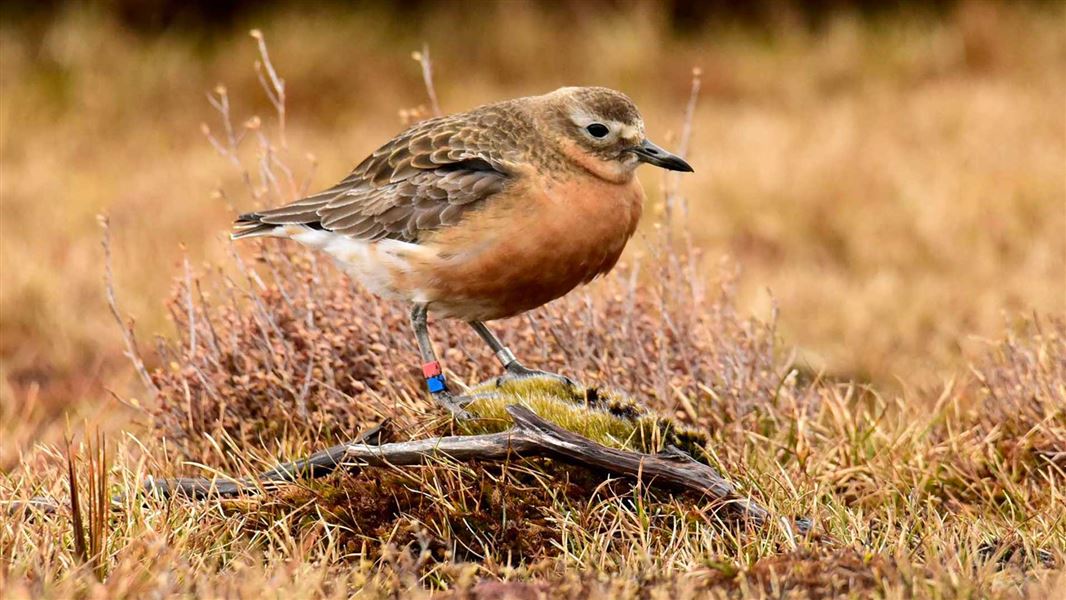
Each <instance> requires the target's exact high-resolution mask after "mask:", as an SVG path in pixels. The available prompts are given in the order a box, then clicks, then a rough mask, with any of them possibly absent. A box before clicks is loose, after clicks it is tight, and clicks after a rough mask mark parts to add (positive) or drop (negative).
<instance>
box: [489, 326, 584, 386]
mask: <svg viewBox="0 0 1066 600" xmlns="http://www.w3.org/2000/svg"><path fill="white" fill-rule="evenodd" d="M470 326H471V327H473V328H474V331H476V332H477V334H478V335H479V336H480V337H481V339H482V340H485V343H486V344H488V345H489V348H491V349H492V352H493V353H494V354H495V355H496V360H498V361H500V364H501V365H503V370H504V374H503V375H501V376H499V377H497V378H496V384H497V385H500V384H502V383H503V382H505V381H508V380H511V379H522V378H525V377H548V378H550V379H555V380H557V381H560V382H562V383H564V384H566V385H568V386H570V387H572V388H575V389H576V388H577V384H576V383H574V381H573V380H572V379H570V378H569V377H566V376H565V375H559V374H557V373H548V372H546V371H539V370H537V369H530V368H529V367H526V366H525V365H523V364H522V363H520V362H518V359H517V358H515V355H514V353H513V352H511V349H510V348H508V347H507V346H504V345H503V343H502V342H500V340H499V339H498V338H497V337H496V336H495V335H493V333H492V332H491V331H489V328H488V327H486V326H485V324H484V323H482V322H481V321H470Z"/></svg>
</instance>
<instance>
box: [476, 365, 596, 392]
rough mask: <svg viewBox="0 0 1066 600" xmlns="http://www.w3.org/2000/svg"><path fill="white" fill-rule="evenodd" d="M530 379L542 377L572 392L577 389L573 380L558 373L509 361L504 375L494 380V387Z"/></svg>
mask: <svg viewBox="0 0 1066 600" xmlns="http://www.w3.org/2000/svg"><path fill="white" fill-rule="evenodd" d="M530 377H542V378H546V379H553V380H555V381H558V382H559V383H561V384H563V385H565V386H567V387H569V388H570V389H572V390H576V389H578V386H577V384H576V383H574V380H573V379H570V378H569V377H567V376H565V375H559V374H558V373H549V372H547V371H541V370H539V369H530V368H528V367H526V366H524V365H523V364H522V363H520V362H518V361H517V360H515V361H511V362H510V363H508V364H507V366H506V367H504V374H503V375H500V376H499V377H497V378H496V387H500V386H502V385H504V384H505V383H507V382H509V381H516V380H518V379H526V378H530Z"/></svg>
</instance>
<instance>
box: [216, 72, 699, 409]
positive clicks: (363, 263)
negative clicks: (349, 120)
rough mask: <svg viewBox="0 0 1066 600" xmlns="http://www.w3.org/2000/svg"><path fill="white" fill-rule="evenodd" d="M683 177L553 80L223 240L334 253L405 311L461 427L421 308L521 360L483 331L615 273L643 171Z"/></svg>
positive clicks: (627, 114) (430, 381)
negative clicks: (265, 241)
mask: <svg viewBox="0 0 1066 600" xmlns="http://www.w3.org/2000/svg"><path fill="white" fill-rule="evenodd" d="M645 163H646V164H650V165H654V166H657V167H661V168H664V169H668V170H672V171H682V172H692V171H693V169H692V167H691V166H690V165H689V164H688V163H687V162H686V161H685V160H684V159H683V158H681V157H680V156H677V155H675V154H671V153H670V152H667V151H666V150H664V149H663V148H661V147H659V146H658V145H656V144H654V143H652V142H651V141H650V140H648V139H647V137H646V135H645V130H644V120H643V118H642V117H641V114H640V111H639V110H638V109H637V106H636V104H635V103H634V102H633V100H631V99H630V98H629V97H628V96H626V95H625V94H623V93H622V92H618V91H615V90H613V89H610V88H606V87H563V88H560V89H557V90H555V91H553V92H550V93H546V94H543V95H539V96H527V97H522V98H515V99H511V100H505V101H501V102H496V103H492V104H486V105H483V106H479V107H477V108H474V109H472V110H469V111H467V112H462V113H456V114H451V115H446V116H439V117H435V118H430V119H427V120H424V121H421V122H419V123H416V124H414V125H412V126H410V127H409V128H408V129H406V130H405V131H402V132H401V133H399V134H398V135H396V136H395V137H394V138H393V139H391V140H389V141H388V142H386V143H385V144H384V145H382V146H381V147H380V148H378V149H377V150H375V151H374V152H373V153H372V154H370V156H368V157H366V158H365V159H364V160H363V161H362V162H360V163H359V164H358V165H357V166H356V167H355V168H354V170H352V171H351V173H350V174H349V175H348V176H347V177H345V178H344V179H342V180H341V181H340V182H339V183H337V184H336V185H334V186H332V187H330V188H328V189H326V190H324V191H321V192H318V193H315V194H312V195H310V196H307V197H305V198H301V199H299V200H296V201H294V202H292V203H290V204H286V205H283V206H280V207H277V208H271V209H266V210H259V211H256V212H250V213H247V214H242V215H240V216H239V217H238V218H237V220H236V221H235V222H234V225H233V230H232V233H231V237H232V238H233V239H243V238H251V237H262V236H270V237H279V238H286V239H291V240H294V241H296V242H298V243H300V244H303V245H304V246H307V247H310V248H312V249H315V250H318V251H322V252H325V253H326V254H328V255H331V256H332V257H333V258H334V260H335V261H336V262H337V264H338V265H339V266H340V267H341V269H342V270H343V271H345V272H346V273H347V274H348V275H349V276H351V277H352V278H354V279H356V280H358V281H359V282H361V283H362V285H364V286H365V287H366V288H367V289H368V290H370V291H371V292H372V293H374V294H375V295H377V296H378V297H380V298H383V299H386V300H394V301H400V302H404V303H407V304H408V305H409V307H410V320H411V325H412V328H413V331H414V335H415V339H416V341H417V343H418V347H419V353H420V355H421V360H422V375H423V377H424V378H425V383H426V389H427V390H428V392H429V395H430V396H431V397H432V398H433V399H434V400H436V402H437V403H438V404H439V405H440V406H442V407H443V408H445V409H447V410H448V411H450V412H451V413H452V415H454V417H456V418H459V419H465V418H470V415H469V413H468V412H467V411H465V410H464V406H466V404H468V403H469V402H470V400H471V399H470V398H469V397H464V396H462V395H459V394H456V393H454V392H453V388H452V387H451V386H450V385H449V384H448V382H447V380H446V378H445V375H444V373H443V368H442V366H441V363H440V361H439V360H438V359H437V355H436V353H435V351H434V349H433V345H432V343H431V341H430V336H429V330H428V315H430V314H432V315H433V316H434V318H443V319H459V320H463V321H466V322H467V323H469V324H470V326H471V327H472V328H473V329H474V331H475V332H477V334H478V336H479V337H480V338H481V339H482V340H484V342H485V343H486V344H487V345H488V346H489V348H490V349H491V350H492V352H493V353H494V355H495V357H496V359H497V360H498V361H499V363H500V365H501V366H502V368H503V372H504V373H503V375H502V376H501V377H500V379H498V381H503V380H506V379H512V378H524V377H531V376H548V377H554V378H557V379H560V380H562V381H564V382H565V383H567V384H569V385H574V384H573V382H572V381H571V380H570V379H569V378H567V377H563V376H561V375H557V374H554V373H546V372H543V371H539V370H535V369H531V368H528V367H526V366H525V365H523V364H522V363H521V362H519V360H518V359H517V358H516V357H515V355H514V353H513V352H511V350H510V349H509V348H508V347H507V346H505V345H504V344H503V343H502V342H500V340H499V339H498V338H497V337H496V336H495V335H494V334H493V333H492V331H491V330H490V329H489V328H488V326H487V325H485V322H486V321H493V320H497V319H503V318H507V317H512V316H515V315H518V314H521V313H524V312H526V311H529V310H531V309H534V308H536V307H539V306H541V305H543V304H546V303H548V302H551V301H552V300H555V299H557V298H560V297H562V296H564V295H565V294H567V293H569V292H570V291H571V290H573V289H574V288H576V287H578V286H580V285H583V284H586V283H588V282H590V281H592V280H593V279H594V278H596V277H598V276H600V275H603V274H605V273H607V272H608V271H610V270H611V268H612V267H614V265H615V264H616V263H617V261H618V259H619V256H620V255H621V254H622V250H623V249H624V248H625V246H626V243H627V242H628V241H629V239H630V238H631V237H632V236H633V234H634V232H635V231H636V229H637V223H638V221H639V220H640V217H641V213H642V209H643V203H644V199H645V195H644V190H643V188H642V187H641V184H640V181H639V180H638V179H637V178H636V176H635V174H634V171H635V170H636V168H637V167H638V166H640V165H642V164H645Z"/></svg>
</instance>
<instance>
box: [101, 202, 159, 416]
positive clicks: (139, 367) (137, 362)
mask: <svg viewBox="0 0 1066 600" xmlns="http://www.w3.org/2000/svg"><path fill="white" fill-rule="evenodd" d="M98 219H99V221H100V227H101V228H102V229H103V230H104V235H103V239H102V240H101V242H100V243H101V245H102V246H103V247H104V291H105V293H106V295H107V307H108V308H109V309H110V310H111V316H112V317H114V319H115V322H116V323H118V327H119V331H121V332H122V341H123V343H124V344H125V345H126V352H125V354H126V358H128V359H129V360H130V362H131V363H133V370H134V371H136V372H137V376H138V377H140V379H141V383H142V384H144V387H145V389H146V390H147V391H148V394H149V396H150V397H151V398H155V397H156V396H157V395H159V388H158V387H156V385H155V382H154V381H152V377H151V375H149V374H148V369H147V368H146V367H145V366H144V359H143V358H141V351H140V350H139V349H138V348H137V337H136V335H135V334H134V332H133V324H132V323H127V322H126V321H125V320H124V319H123V318H122V312H121V311H120V310H119V309H118V300H117V299H116V298H115V275H114V273H113V271H112V270H111V220H110V219H109V218H108V217H107V216H105V215H101V216H99V217H98Z"/></svg>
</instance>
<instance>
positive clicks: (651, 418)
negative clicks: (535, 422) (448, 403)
mask: <svg viewBox="0 0 1066 600" xmlns="http://www.w3.org/2000/svg"><path fill="white" fill-rule="evenodd" d="M468 395H470V396H472V397H474V398H475V400H474V401H473V402H471V403H470V404H469V405H467V407H466V410H467V411H468V412H470V413H472V414H473V415H474V416H475V418H474V419H471V420H469V421H465V422H462V423H460V424H459V430H460V431H461V432H462V433H464V434H468V435H475V434H482V433H496V432H500V431H505V430H507V429H510V428H511V427H512V426H513V425H514V423H513V422H512V421H511V417H510V416H509V415H508V414H507V410H506V408H507V407H508V406H510V405H512V404H517V405H520V406H524V407H526V408H529V409H530V410H532V411H533V412H535V413H537V415H539V416H540V417H541V418H543V419H545V420H547V421H549V422H551V423H554V424H556V425H558V426H560V427H562V428H563V429H566V430H568V431H572V432H574V433H576V434H578V435H581V436H584V437H586V438H588V439H590V440H592V441H594V442H597V443H600V444H603V445H604V446H608V447H611V448H618V449H623V450H633V451H636V452H644V453H649V454H655V453H659V452H662V451H663V450H665V449H667V448H668V447H670V446H673V447H675V448H677V449H679V450H681V451H683V452H685V453H686V454H688V455H690V456H691V457H692V458H694V459H696V460H699V461H700V462H706V456H707V455H706V450H705V449H706V444H707V436H706V435H705V434H703V433H702V432H700V431H697V430H695V429H692V428H691V427H687V426H685V425H683V424H681V423H678V422H676V421H674V420H673V419H670V418H668V417H665V416H662V415H659V414H656V413H653V412H651V411H649V410H648V409H647V408H645V407H644V406H642V405H641V404H640V403H638V402H637V401H635V400H633V399H632V398H629V397H626V396H625V395H623V394H621V393H619V392H616V391H609V390H607V391H605V390H602V389H599V388H594V387H579V388H574V387H571V386H568V385H566V384H565V383H563V382H561V381H559V380H556V379H552V378H548V377H528V378H523V379H513V380H508V381H504V382H502V383H501V384H499V385H497V383H496V381H495V380H490V381H488V382H485V383H482V384H480V385H478V386H476V387H474V388H473V389H471V390H470V391H469V393H468Z"/></svg>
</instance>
